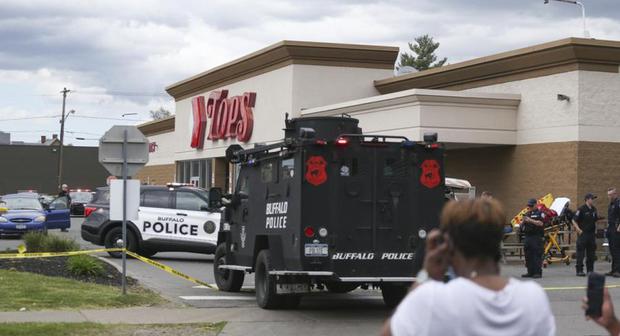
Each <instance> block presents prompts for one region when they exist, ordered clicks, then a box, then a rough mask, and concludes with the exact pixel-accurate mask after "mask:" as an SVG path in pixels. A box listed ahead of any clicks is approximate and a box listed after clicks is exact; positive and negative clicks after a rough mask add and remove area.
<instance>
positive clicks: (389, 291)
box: [381, 284, 409, 308]
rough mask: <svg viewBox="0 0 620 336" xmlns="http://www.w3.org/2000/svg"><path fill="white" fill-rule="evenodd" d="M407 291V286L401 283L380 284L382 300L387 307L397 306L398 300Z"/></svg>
mask: <svg viewBox="0 0 620 336" xmlns="http://www.w3.org/2000/svg"><path fill="white" fill-rule="evenodd" d="M407 292H409V286H408V285H403V284H384V285H382V286H381V295H383V302H385V305H386V306H388V307H389V308H394V307H396V306H398V304H399V303H400V301H402V299H404V298H405V296H407Z"/></svg>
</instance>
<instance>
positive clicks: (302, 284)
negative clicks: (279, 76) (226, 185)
mask: <svg viewBox="0 0 620 336" xmlns="http://www.w3.org/2000/svg"><path fill="white" fill-rule="evenodd" d="M436 139H437V135H436V134H429V135H425V141H423V142H413V141H409V140H408V139H407V138H405V137H401V136H388V135H365V134H362V132H361V129H360V128H359V127H358V120H356V119H353V118H348V117H310V118H298V119H292V120H288V119H287V120H286V129H285V139H284V141H282V142H279V143H276V144H271V145H266V146H262V147H257V148H252V149H246V150H243V149H242V148H241V147H240V146H238V145H232V146H231V147H229V148H228V150H227V153H226V156H227V158H228V159H229V160H230V161H231V162H232V163H236V164H238V166H239V168H240V170H239V177H238V181H237V185H236V189H235V190H234V193H233V194H232V195H224V196H223V197H222V195H220V196H219V198H220V199H221V203H222V204H223V205H224V206H225V211H224V216H223V217H222V220H223V222H222V226H221V229H220V232H219V235H218V240H217V242H218V246H217V249H216V251H215V261H214V273H215V280H216V283H217V285H218V287H219V289H220V290H224V291H230V292H235V291H239V290H240V288H241V286H242V284H243V281H244V276H245V273H246V272H254V273H255V287H256V300H257V303H258V305H259V306H260V307H263V308H292V307H295V306H297V305H298V304H299V302H300V298H301V296H302V295H306V294H310V293H312V292H316V291H320V290H325V289H326V290H328V291H330V292H339V293H344V292H348V291H351V290H354V289H356V288H357V287H361V288H364V289H368V288H369V287H374V288H380V289H381V290H382V294H383V298H384V301H385V303H386V304H387V305H388V306H395V305H396V304H397V303H398V302H399V301H400V300H401V299H402V298H403V297H404V296H405V295H406V293H407V290H408V288H409V287H410V286H411V284H412V282H413V281H414V280H415V278H414V275H415V274H416V273H417V272H418V270H419V269H420V268H421V265H422V260H423V251H424V239H425V237H426V233H427V232H428V231H429V230H431V229H432V228H435V227H437V226H438V217H439V212H440V210H441V208H442V206H443V203H444V173H443V155H444V150H443V148H442V146H441V145H440V144H438V143H437V142H436ZM216 194H217V191H216V190H214V193H213V194H212V195H211V198H212V201H214V202H216V201H217V198H218V195H216Z"/></svg>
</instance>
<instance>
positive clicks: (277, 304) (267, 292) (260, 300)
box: [254, 250, 283, 309]
mask: <svg viewBox="0 0 620 336" xmlns="http://www.w3.org/2000/svg"><path fill="white" fill-rule="evenodd" d="M270 268H271V254H270V253H269V250H262V251H260V252H259V253H258V256H257V257H256V276H255V277H254V283H255V287H256V303H257V304H258V306H259V307H261V308H264V309H277V308H281V307H282V303H283V297H282V296H280V295H278V294H276V279H275V276H273V275H269V269H270Z"/></svg>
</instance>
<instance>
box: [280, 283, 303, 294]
mask: <svg viewBox="0 0 620 336" xmlns="http://www.w3.org/2000/svg"><path fill="white" fill-rule="evenodd" d="M276 292H277V293H278V294H295V293H308V292H310V286H309V285H308V284H305V283H294V284H279V285H278V286H277V289H276Z"/></svg>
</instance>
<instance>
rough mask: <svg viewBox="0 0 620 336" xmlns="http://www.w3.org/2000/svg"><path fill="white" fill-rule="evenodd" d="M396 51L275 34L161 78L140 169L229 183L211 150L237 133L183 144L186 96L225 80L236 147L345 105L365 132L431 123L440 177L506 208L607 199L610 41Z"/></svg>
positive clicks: (619, 81) (616, 123)
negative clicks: (189, 167) (459, 52)
mask: <svg viewBox="0 0 620 336" xmlns="http://www.w3.org/2000/svg"><path fill="white" fill-rule="evenodd" d="M397 54H398V50H397V49H396V48H393V47H386V46H364V45H349V44H332V43H315V42H298V41H283V42H280V43H276V44H274V45H272V46H268V47H267V48H265V49H262V50H259V51H257V52H255V53H252V54H249V55H247V56H245V57H242V58H240V59H237V60H234V61H232V62H230V63H227V64H224V65H222V66H219V67H216V68H214V69H210V70H207V71H205V72H203V73H199V74H198V75H196V76H193V77H191V78H188V79H185V80H182V81H180V82H177V83H175V84H173V85H171V86H169V87H168V88H166V90H167V91H168V93H169V94H170V95H171V96H173V97H174V98H175V101H176V116H175V117H173V118H170V119H167V120H164V121H161V122H154V123H148V124H145V125H142V126H141V129H142V130H143V131H144V132H145V133H146V134H147V135H148V136H149V139H150V141H151V142H156V143H157V148H156V150H155V152H153V153H151V160H150V162H149V164H148V166H147V168H145V170H143V171H142V172H141V174H140V175H141V176H142V177H144V178H146V179H147V180H149V181H150V182H151V183H152V182H153V181H156V183H162V182H168V181H169V180H166V181H161V180H163V179H169V178H170V176H172V178H178V176H175V165H177V164H179V163H180V162H181V163H183V162H189V161H192V162H193V161H195V160H205V159H207V160H209V164H210V166H209V167H210V168H209V169H211V170H210V176H209V179H210V181H211V185H213V186H219V187H224V186H227V185H229V184H230V181H231V180H232V179H233V178H234V172H233V170H234V169H232V168H231V167H230V166H228V165H227V164H226V162H225V161H224V160H223V159H222V157H223V156H224V151H225V150H226V148H227V147H228V146H229V145H231V144H234V143H237V141H236V140H217V141H210V140H206V141H205V146H204V148H203V149H198V150H197V149H195V148H191V147H190V137H191V133H192V127H193V126H192V125H193V117H192V107H191V100H192V98H194V97H196V96H208V95H209V94H210V93H211V92H213V91H215V90H228V91H229V96H236V95H241V94H243V93H244V92H255V93H256V104H255V106H254V121H255V122H254V131H253V134H252V137H251V139H250V141H248V142H247V143H241V145H242V146H244V147H246V148H247V147H253V146H254V145H255V144H257V143H271V142H275V141H277V140H279V139H281V137H282V127H283V126H284V118H285V113H288V114H289V116H290V117H291V118H295V117H310V116H327V115H342V114H343V113H346V114H348V115H351V116H352V117H354V118H357V119H359V120H360V126H361V127H362V129H363V130H364V131H365V132H366V133H381V134H386V135H404V136H407V137H408V138H409V139H411V140H421V139H422V137H423V134H424V133H425V132H437V133H438V134H439V140H440V141H441V142H443V143H445V144H446V147H447V154H446V173H447V175H448V176H451V177H456V178H463V179H467V180H469V181H470V182H471V183H472V185H474V186H476V187H477V190H479V191H480V190H489V191H492V192H493V193H494V194H495V195H496V197H497V198H499V199H500V200H502V201H503V202H504V203H505V205H506V208H507V210H508V213H509V214H512V213H513V212H516V211H518V210H519V209H520V208H521V207H522V205H523V203H524V202H525V201H526V200H527V199H528V198H531V197H540V196H542V195H544V194H546V193H553V194H554V195H555V196H567V197H569V198H570V199H571V200H572V201H573V203H581V199H582V197H583V195H584V194H585V193H586V192H594V193H596V194H598V195H600V196H601V199H599V200H598V206H599V208H600V209H601V210H605V209H606V201H605V200H604V198H605V197H604V195H605V191H606V189H607V188H608V187H609V186H612V185H616V184H618V186H619V187H620V173H618V172H619V171H620V170H619V169H617V168H616V167H618V166H619V165H618V164H620V162H619V161H620V98H619V97H620V42H618V41H601V40H593V39H579V38H568V39H563V40H558V41H553V42H549V43H545V44H541V45H536V46H531V47H527V48H522V49H517V50H513V51H509V52H505V53H500V54H496V55H491V56H487V57H481V58H478V59H474V60H470V61H466V62H461V63H456V64H451V65H448V66H444V67H441V68H434V69H430V70H426V71H421V72H418V73H413V74H407V75H402V76H394V74H393V70H392V68H393V64H394V62H395V61H396V58H397ZM560 97H561V99H560ZM227 182H228V184H227ZM574 206H576V205H574Z"/></svg>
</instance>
